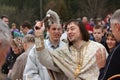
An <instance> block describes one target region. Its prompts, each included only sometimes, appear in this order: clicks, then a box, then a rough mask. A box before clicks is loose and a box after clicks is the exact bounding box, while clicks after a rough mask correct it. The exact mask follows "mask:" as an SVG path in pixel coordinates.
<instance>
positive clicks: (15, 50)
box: [2, 37, 24, 74]
mask: <svg viewBox="0 0 120 80" xmlns="http://www.w3.org/2000/svg"><path fill="white" fill-rule="evenodd" d="M23 51H24V50H23V46H22V37H16V38H15V39H12V41H11V51H10V53H9V54H8V55H7V57H6V61H5V63H4V64H3V66H2V73H4V74H8V73H9V71H10V70H11V69H12V67H13V65H14V63H15V61H16V58H17V57H18V56H19V55H20V54H21V53H23Z"/></svg>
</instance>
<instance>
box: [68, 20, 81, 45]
mask: <svg viewBox="0 0 120 80" xmlns="http://www.w3.org/2000/svg"><path fill="white" fill-rule="evenodd" d="M67 36H68V39H69V41H70V42H73V43H74V42H76V41H78V40H80V39H82V35H81V34H80V29H79V27H78V26H77V25H76V24H75V23H73V22H71V23H70V24H68V25H67Z"/></svg>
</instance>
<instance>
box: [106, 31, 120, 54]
mask: <svg viewBox="0 0 120 80" xmlns="http://www.w3.org/2000/svg"><path fill="white" fill-rule="evenodd" d="M117 44H118V43H117V41H116V39H115V37H114V35H113V34H112V32H107V34H106V49H107V51H108V53H111V52H112V51H113V49H114V48H115V47H116V46H117Z"/></svg>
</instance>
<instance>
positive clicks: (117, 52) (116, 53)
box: [97, 9, 120, 80]
mask: <svg viewBox="0 0 120 80" xmlns="http://www.w3.org/2000/svg"><path fill="white" fill-rule="evenodd" d="M110 25H111V30H112V34H113V35H114V37H115V39H116V40H117V42H118V45H117V46H116V47H115V48H114V50H113V51H112V52H111V53H110V55H109V56H108V58H107V61H106V64H105V66H103V67H101V68H100V75H99V79H98V80H107V79H108V78H110V77H111V76H113V75H116V74H120V69H119V68H120V63H119V61H120V44H119V43H120V36H119V34H120V9H118V10H116V11H115V12H114V13H113V15H112V17H111V19H110ZM101 53H102V54H103V53H104V52H101V51H99V52H97V54H99V56H98V58H99V59H98V60H97V62H99V63H100V64H99V65H103V64H104V62H105V61H104V60H105V59H104V55H101ZM119 79H120V78H118V79H115V80H119Z"/></svg>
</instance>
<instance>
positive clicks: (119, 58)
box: [98, 43, 120, 80]
mask: <svg viewBox="0 0 120 80" xmlns="http://www.w3.org/2000/svg"><path fill="white" fill-rule="evenodd" d="M116 74H120V43H119V44H118V45H117V46H116V47H115V48H114V50H113V51H112V53H110V54H109V56H108V58H107V61H106V65H105V67H104V68H102V69H101V70H100V75H99V79H98V80H107V79H108V78H109V77H111V76H113V75H116ZM114 80H120V78H119V79H118V78H117V79H114Z"/></svg>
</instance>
